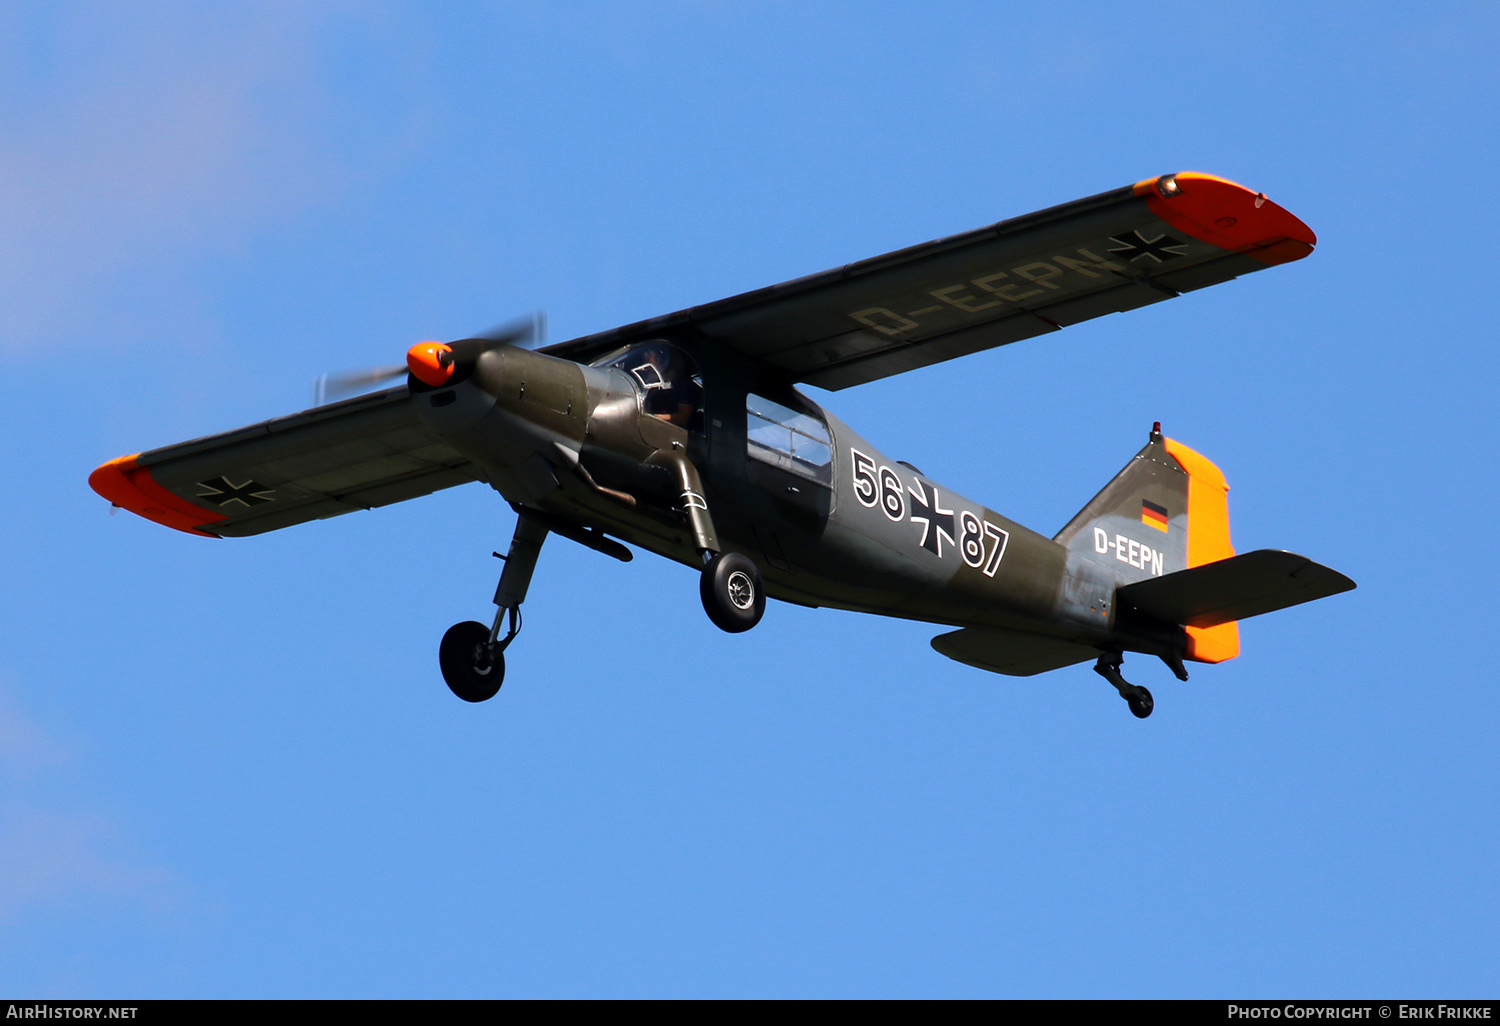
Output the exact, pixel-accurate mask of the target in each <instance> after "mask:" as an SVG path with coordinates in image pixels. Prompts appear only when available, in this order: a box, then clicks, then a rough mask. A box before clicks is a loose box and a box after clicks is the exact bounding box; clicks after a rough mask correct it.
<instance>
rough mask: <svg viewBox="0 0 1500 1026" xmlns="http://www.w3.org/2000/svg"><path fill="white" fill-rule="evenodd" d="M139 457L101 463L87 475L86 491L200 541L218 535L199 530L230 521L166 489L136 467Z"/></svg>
mask: <svg viewBox="0 0 1500 1026" xmlns="http://www.w3.org/2000/svg"><path fill="white" fill-rule="evenodd" d="M139 456H140V453H132V454H131V455H129V456H120V457H118V458H116V459H112V460H110V461H109V462H107V463H103V464H101V465H100V466H98V467H97V468H95V470H94V472H93V473H92V474H90V475H89V487H90V488H92V489H93V490H94V491H96V492H98V493H99V494H100V495H101V496H103V497H104V498H106V499H108V500H109V501H110V502H111V503H113V504H114V505H116V506H118V507H120V508H121V509H128V510H130V512H132V513H134V514H136V515H137V516H141V517H145V518H146V519H147V520H150V521H152V522H154V523H158V524H161V525H162V526H163V527H170V528H172V529H173V530H176V531H182V532H184V533H186V534H196V535H198V536H200V537H203V538H217V537H218V535H216V534H210V533H209V532H207V531H204V530H202V528H203V527H206V526H208V525H209V524H215V523H218V522H219V521H221V520H228V519H229V518H228V517H227V516H225V515H224V514H223V513H218V512H215V511H213V510H209V509H204V508H202V507H201V506H195V505H194V504H193V503H191V502H188V501H187V500H186V499H183V498H181V497H179V496H177V495H174V494H173V493H172V492H169V491H168V490H167V489H165V488H163V487H162V486H161V485H160V484H158V483H157V482H156V479H155V478H153V477H152V476H151V471H150V469H149V468H147V467H143V466H141V465H140V464H139V462H138V458H139Z"/></svg>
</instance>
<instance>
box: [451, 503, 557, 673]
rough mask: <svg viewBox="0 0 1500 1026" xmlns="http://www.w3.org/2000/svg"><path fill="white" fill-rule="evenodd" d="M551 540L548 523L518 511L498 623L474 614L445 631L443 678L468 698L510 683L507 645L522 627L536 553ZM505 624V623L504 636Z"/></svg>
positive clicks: (497, 601)
mask: <svg viewBox="0 0 1500 1026" xmlns="http://www.w3.org/2000/svg"><path fill="white" fill-rule="evenodd" d="M546 540H547V529H546V528H545V527H543V526H542V525H541V524H538V523H537V522H536V521H534V520H530V519H528V518H527V517H525V516H521V517H518V518H517V520H516V533H515V536H514V537H513V538H512V539H511V542H510V551H509V552H508V553H506V555H505V556H503V557H502V558H503V559H504V560H505V569H504V570H503V571H501V573H500V584H499V585H498V586H497V587H496V588H495V606H496V607H497V608H496V609H495V621H494V623H493V624H491V625H490V626H489V627H486V626H485V625H484V624H482V623H479V622H477V621H475V620H469V621H466V622H464V623H456V624H454V625H453V626H452V627H449V628H448V633H446V634H444V635H443V641H442V644H441V645H439V646H438V664H439V665H440V666H441V667H442V669H443V680H444V682H446V683H447V685H448V690H450V691H452V692H453V693H454V694H455V695H457V696H458V697H459V698H462V699H463V700H464V701H465V702H483V701H485V700H486V699H490V698H493V697H495V692H497V691H499V690H500V685H501V684H503V683H505V649H506V648H507V647H508V646H509V645H510V643H511V642H512V641H514V640H515V637H516V635H517V634H519V633H520V632H521V603H522V602H524V601H525V600H526V592H527V590H528V589H529V588H530V587H531V575H532V573H533V572H534V571H535V570H536V560H537V556H539V555H541V552H542V542H544V541H546ZM495 555H497V556H499V555H500V554H499V553H498V552H497V553H495ZM507 621H508V622H507ZM502 625H503V626H505V627H506V632H505V636H504V637H503V638H502V637H500V628H501V626H502Z"/></svg>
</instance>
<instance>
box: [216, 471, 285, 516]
mask: <svg viewBox="0 0 1500 1026" xmlns="http://www.w3.org/2000/svg"><path fill="white" fill-rule="evenodd" d="M198 487H199V488H207V489H208V491H206V492H199V493H198V498H200V499H207V500H208V501H210V502H212V503H213V504H214V505H215V506H218V507H219V508H221V509H222V508H223V507H225V506H227V505H229V504H230V503H231V502H237V503H239V504H240V505H241V506H244V507H245V508H246V509H249V508H250V507H251V506H259V505H260V504H261V503H263V502H270V501H271V496H273V495H275V494H276V489H274V488H267V487H266V486H265V485H263V484H260V483H259V482H257V481H254V480H251V481H246V482H244V483H243V484H232V483H231V482H230V480H229V478H227V477H216V478H214V479H213V480H212V481H199V482H198Z"/></svg>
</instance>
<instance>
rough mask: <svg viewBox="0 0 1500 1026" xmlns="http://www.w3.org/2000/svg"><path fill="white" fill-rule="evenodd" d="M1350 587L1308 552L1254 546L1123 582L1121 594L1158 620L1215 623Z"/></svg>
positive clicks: (1195, 624)
mask: <svg viewBox="0 0 1500 1026" xmlns="http://www.w3.org/2000/svg"><path fill="white" fill-rule="evenodd" d="M1353 588H1354V582H1353V581H1351V580H1350V579H1349V578H1347V577H1345V576H1344V575H1343V574H1341V573H1339V572H1338V571H1337V570H1333V569H1330V568H1329V567H1326V566H1323V565H1322V564H1321V563H1314V562H1313V561H1312V560H1310V559H1308V558H1307V557H1306V556H1299V555H1297V554H1296V553H1295V552H1283V551H1281V550H1279V549H1258V550H1256V551H1255V552H1246V553H1244V554H1242V555H1239V556H1231V557H1230V558H1229V559H1221V560H1219V561H1218V562H1216V563H1204V564H1203V565H1202V566H1195V567H1193V568H1192V569H1190V570H1179V571H1177V572H1176V573H1171V574H1167V575H1166V576H1164V577H1153V578H1150V579H1148V580H1145V581H1140V582H1138V583H1136V584H1131V585H1127V586H1126V587H1124V588H1121V589H1120V590H1119V598H1120V602H1122V603H1124V604H1126V605H1130V606H1134V607H1135V608H1136V609H1138V610H1140V611H1141V612H1142V613H1145V614H1146V615H1147V616H1152V617H1155V618H1156V619H1158V620H1166V621H1167V622H1168V623H1180V624H1185V625H1187V626H1189V627H1213V626H1215V625H1217V624H1221V623H1229V622H1230V621H1233V620H1243V619H1245V618H1246V617H1251V616H1259V615H1260V614H1262V613H1270V612H1274V611H1275V610H1277V609H1285V608H1286V607H1287V606H1295V605H1300V604H1301V603H1303V602H1311V601H1312V600H1313V599H1320V598H1326V597H1328V596H1329V595H1337V594H1338V593H1339V592H1341V591H1350V590H1352V589H1353Z"/></svg>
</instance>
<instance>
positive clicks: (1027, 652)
mask: <svg viewBox="0 0 1500 1026" xmlns="http://www.w3.org/2000/svg"><path fill="white" fill-rule="evenodd" d="M932 647H933V648H935V649H937V650H938V651H939V652H941V653H943V655H945V656H947V657H948V658H949V659H954V660H957V661H958V662H960V663H967V664H968V665H970V666H977V667H979V669H981V670H989V671H990V672H991V673H1003V674H1005V675H1006V676H1009V677H1031V676H1035V675H1036V674H1038V673H1046V672H1047V671H1048V670H1059V669H1062V668H1063V667H1064V666H1072V665H1073V664H1074V663H1081V662H1085V661H1086V660H1089V659H1097V658H1099V650H1098V649H1097V648H1094V647H1093V646H1091V645H1077V644H1074V643H1073V642H1071V641H1063V640H1061V639H1060V638H1049V637H1047V636H1046V635H1042V634H1026V633H1023V632H1021V631H1005V630H979V629H978V628H974V627H966V628H964V629H963V630H960V631H952V632H950V633H948V634H939V635H938V636H937V637H935V638H933V639H932Z"/></svg>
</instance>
